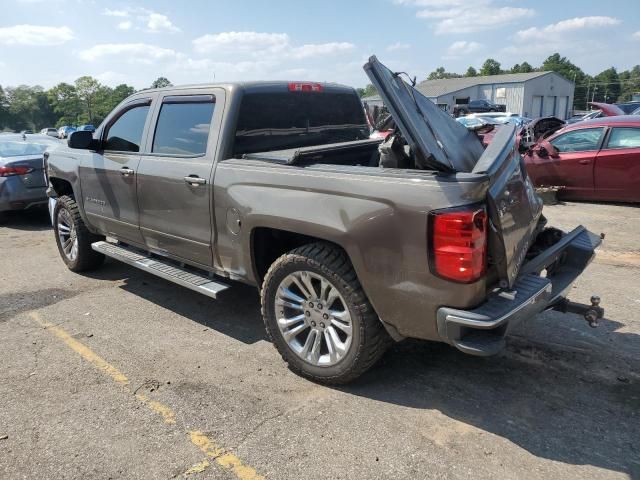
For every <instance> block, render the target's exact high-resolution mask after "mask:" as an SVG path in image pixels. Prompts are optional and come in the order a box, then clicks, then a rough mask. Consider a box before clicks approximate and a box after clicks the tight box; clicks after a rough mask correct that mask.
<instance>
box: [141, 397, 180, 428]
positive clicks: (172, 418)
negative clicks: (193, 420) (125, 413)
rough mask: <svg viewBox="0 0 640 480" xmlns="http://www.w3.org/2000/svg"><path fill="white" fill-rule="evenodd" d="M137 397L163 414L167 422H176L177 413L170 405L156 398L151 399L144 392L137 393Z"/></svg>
mask: <svg viewBox="0 0 640 480" xmlns="http://www.w3.org/2000/svg"><path fill="white" fill-rule="evenodd" d="M136 398H137V399H138V400H140V401H141V402H142V403H144V404H145V405H146V406H147V407H149V408H150V409H151V410H153V411H154V412H156V413H157V414H159V415H160V416H162V419H163V420H164V422H165V423H176V414H175V412H174V411H173V410H171V408H170V407H167V406H166V405H164V404H162V403H160V402H158V401H156V400H151V399H150V398H149V397H147V396H146V395H145V394H143V393H136Z"/></svg>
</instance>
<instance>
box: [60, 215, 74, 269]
mask: <svg viewBox="0 0 640 480" xmlns="http://www.w3.org/2000/svg"><path fill="white" fill-rule="evenodd" d="M57 221H58V239H59V240H60V245H61V246H62V251H63V252H64V254H65V256H66V257H67V258H68V259H69V260H70V261H72V262H73V261H74V260H75V259H76V257H77V256H78V237H77V235H76V227H75V225H74V223H73V220H72V219H71V214H70V213H69V210H67V209H66V208H61V209H60V210H59V211H58V218H57Z"/></svg>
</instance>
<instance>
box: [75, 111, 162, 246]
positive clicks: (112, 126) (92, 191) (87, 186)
mask: <svg viewBox="0 0 640 480" xmlns="http://www.w3.org/2000/svg"><path fill="white" fill-rule="evenodd" d="M150 104H151V99H142V100H141V99H137V100H133V101H132V102H130V103H129V104H126V105H124V106H123V107H122V109H121V110H119V111H118V112H116V113H115V115H113V116H112V117H111V119H110V120H109V121H108V123H107V124H106V126H105V128H104V129H103V131H102V132H101V139H102V143H101V150H100V151H98V152H92V153H91V154H89V155H87V156H85V157H84V158H83V160H82V161H81V164H80V168H79V172H80V173H79V175H80V184H81V186H82V192H83V197H84V198H83V203H84V210H85V212H86V214H87V217H88V218H89V221H90V222H91V223H92V224H93V225H95V226H97V227H98V228H99V229H100V230H101V231H102V232H104V233H107V234H109V235H112V236H114V237H116V238H118V239H119V240H123V241H129V242H133V243H142V235H141V234H140V228H139V225H138V202H137V199H136V173H137V170H138V165H139V163H140V148H141V145H142V140H143V133H144V131H145V125H146V122H147V121H148V117H149V106H150Z"/></svg>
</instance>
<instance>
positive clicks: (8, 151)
mask: <svg viewBox="0 0 640 480" xmlns="http://www.w3.org/2000/svg"><path fill="white" fill-rule="evenodd" d="M59 145H61V142H60V140H57V139H53V138H51V137H50V136H47V135H22V134H5V135H0V215H2V214H4V213H5V212H7V211H10V210H26V209H28V208H31V207H34V206H36V205H46V202H47V195H46V189H47V182H46V179H45V176H44V159H43V154H44V152H45V151H46V150H49V149H52V148H56V147H57V146H59Z"/></svg>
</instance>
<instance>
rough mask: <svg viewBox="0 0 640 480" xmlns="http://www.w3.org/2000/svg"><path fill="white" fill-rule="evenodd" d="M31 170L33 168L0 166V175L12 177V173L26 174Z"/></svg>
mask: <svg viewBox="0 0 640 480" xmlns="http://www.w3.org/2000/svg"><path fill="white" fill-rule="evenodd" d="M31 172H33V168H31V167H24V166H16V167H0V177H13V176H14V175H26V174H27V173H31Z"/></svg>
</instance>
